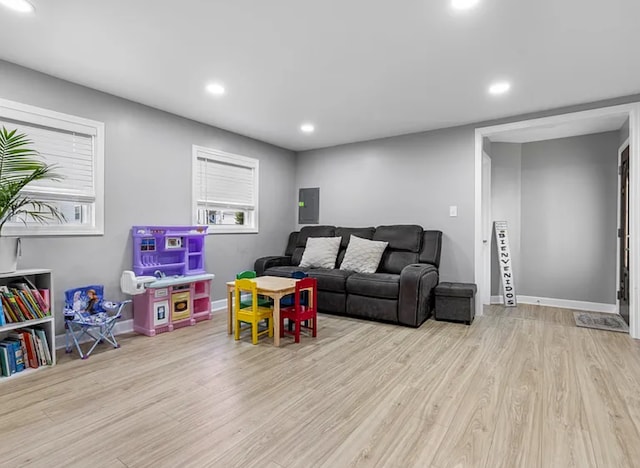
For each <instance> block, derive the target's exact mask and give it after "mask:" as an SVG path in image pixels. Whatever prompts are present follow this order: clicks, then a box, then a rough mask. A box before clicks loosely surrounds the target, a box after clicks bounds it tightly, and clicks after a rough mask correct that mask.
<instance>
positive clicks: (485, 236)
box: [478, 151, 492, 304]
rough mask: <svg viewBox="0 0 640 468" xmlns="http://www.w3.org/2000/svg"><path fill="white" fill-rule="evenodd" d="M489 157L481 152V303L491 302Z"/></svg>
mask: <svg viewBox="0 0 640 468" xmlns="http://www.w3.org/2000/svg"><path fill="white" fill-rule="evenodd" d="M491 231H492V221H491V158H490V157H489V155H488V154H487V153H485V152H484V151H483V152H482V258H483V269H482V271H483V275H482V276H483V282H482V285H478V287H479V288H480V294H479V296H480V299H481V300H482V304H490V303H491Z"/></svg>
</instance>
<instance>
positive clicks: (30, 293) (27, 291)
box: [9, 278, 49, 318]
mask: <svg viewBox="0 0 640 468" xmlns="http://www.w3.org/2000/svg"><path fill="white" fill-rule="evenodd" d="M23 279H24V282H16V283H11V284H10V285H9V287H10V288H13V289H14V290H18V291H20V296H21V297H22V298H23V300H24V301H25V302H26V304H27V305H28V306H30V309H31V310H32V311H33V313H35V314H36V315H37V316H38V318H42V317H44V316H45V315H47V311H48V310H49V306H48V304H47V303H45V301H44V299H43V298H42V295H41V294H40V292H39V291H38V290H37V289H36V288H35V286H34V287H31V286H30V285H32V284H33V283H31V282H30V281H29V280H28V279H27V278H23ZM27 281H29V282H28V283H27ZM14 290H12V292H13V293H14V295H15V291H14Z"/></svg>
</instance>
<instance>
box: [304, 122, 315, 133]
mask: <svg viewBox="0 0 640 468" xmlns="http://www.w3.org/2000/svg"><path fill="white" fill-rule="evenodd" d="M315 129H316V127H314V126H313V124H310V123H306V124H302V125H300V130H302V131H303V132H304V133H313V132H314V131H315Z"/></svg>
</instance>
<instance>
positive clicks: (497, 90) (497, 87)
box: [489, 81, 511, 95]
mask: <svg viewBox="0 0 640 468" xmlns="http://www.w3.org/2000/svg"><path fill="white" fill-rule="evenodd" d="M510 89H511V83H509V82H508V81H498V82H496V83H493V84H492V85H491V86H489V93H490V94H493V95H498V94H504V93H506V92H507V91H509V90H510Z"/></svg>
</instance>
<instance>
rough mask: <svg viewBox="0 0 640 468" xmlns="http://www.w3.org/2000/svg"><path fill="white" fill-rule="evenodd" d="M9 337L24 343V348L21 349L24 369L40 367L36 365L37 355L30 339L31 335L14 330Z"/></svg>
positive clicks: (23, 331)
mask: <svg viewBox="0 0 640 468" xmlns="http://www.w3.org/2000/svg"><path fill="white" fill-rule="evenodd" d="M9 336H10V337H12V338H18V339H20V340H21V341H23V342H24V346H23V348H22V354H23V357H24V364H25V367H27V365H28V367H33V368H38V367H40V366H39V364H38V354H37V351H36V346H35V343H34V340H33V338H32V337H31V333H29V332H28V331H25V330H15V331H13V332H11V333H9Z"/></svg>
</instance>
